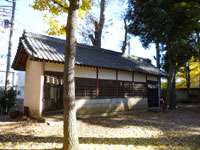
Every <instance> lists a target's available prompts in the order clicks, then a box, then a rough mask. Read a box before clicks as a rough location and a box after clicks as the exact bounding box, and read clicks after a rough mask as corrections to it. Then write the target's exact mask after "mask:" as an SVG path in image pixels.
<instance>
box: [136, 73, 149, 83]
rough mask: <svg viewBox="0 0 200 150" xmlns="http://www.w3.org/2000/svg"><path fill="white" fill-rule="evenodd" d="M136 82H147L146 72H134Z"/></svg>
mask: <svg viewBox="0 0 200 150" xmlns="http://www.w3.org/2000/svg"><path fill="white" fill-rule="evenodd" d="M134 81H135V82H146V74H143V73H137V72H134Z"/></svg>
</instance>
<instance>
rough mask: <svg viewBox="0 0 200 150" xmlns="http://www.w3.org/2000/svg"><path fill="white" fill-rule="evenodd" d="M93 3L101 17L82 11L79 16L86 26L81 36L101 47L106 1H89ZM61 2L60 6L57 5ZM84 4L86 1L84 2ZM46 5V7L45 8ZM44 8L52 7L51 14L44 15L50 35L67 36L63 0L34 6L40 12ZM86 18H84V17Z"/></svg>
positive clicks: (86, 4) (39, 3)
mask: <svg viewBox="0 0 200 150" xmlns="http://www.w3.org/2000/svg"><path fill="white" fill-rule="evenodd" d="M87 1H91V4H92V7H94V8H99V16H98V17H96V16H95V15H94V14H93V13H92V12H91V11H92V9H91V11H88V12H87V13H86V14H85V11H80V13H79V16H80V19H82V22H84V25H82V26H80V28H79V29H80V31H79V33H81V35H83V36H84V38H86V40H85V41H86V42H87V41H88V39H89V40H90V42H91V43H92V45H94V46H96V47H101V40H102V32H103V28H104V24H105V10H106V3H107V1H108V0H107V1H106V0H100V2H97V0H87ZM57 2H59V4H57ZM83 2H84V1H83ZM45 3H46V6H44V5H45ZM44 7H51V11H50V14H49V13H47V14H45V15H44V20H45V21H46V22H47V23H48V24H49V29H48V31H47V32H48V34H50V35H62V34H65V24H64V23H63V22H62V20H61V19H60V18H61V16H62V15H63V13H66V12H67V8H66V4H64V3H63V2H62V1H61V0H51V1H49V2H48V1H47V0H36V2H35V3H34V5H33V8H36V9H38V10H44V9H43V8H44ZM85 7H86V8H87V7H88V3H84V4H83V8H85ZM83 16H84V17H83Z"/></svg>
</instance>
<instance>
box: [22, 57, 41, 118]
mask: <svg viewBox="0 0 200 150" xmlns="http://www.w3.org/2000/svg"><path fill="white" fill-rule="evenodd" d="M43 72H44V64H43V63H42V62H38V61H31V60H28V61H27V64H26V77H25V95H24V96H25V99H24V106H27V107H29V110H30V115H31V116H34V117H40V116H41V114H42V106H43V103H42V99H43V84H44V75H43Z"/></svg>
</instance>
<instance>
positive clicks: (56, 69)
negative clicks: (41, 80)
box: [44, 63, 64, 72]
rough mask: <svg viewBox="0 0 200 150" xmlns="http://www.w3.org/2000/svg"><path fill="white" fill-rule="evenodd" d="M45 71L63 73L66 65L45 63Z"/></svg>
mask: <svg viewBox="0 0 200 150" xmlns="http://www.w3.org/2000/svg"><path fill="white" fill-rule="evenodd" d="M44 70H45V71H54V72H63V70H64V65H63V64H57V63H45V66H44Z"/></svg>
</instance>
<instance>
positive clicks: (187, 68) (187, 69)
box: [185, 62, 191, 94]
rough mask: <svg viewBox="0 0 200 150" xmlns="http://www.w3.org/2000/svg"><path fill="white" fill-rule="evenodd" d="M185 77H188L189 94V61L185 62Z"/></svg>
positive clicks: (188, 87)
mask: <svg viewBox="0 0 200 150" xmlns="http://www.w3.org/2000/svg"><path fill="white" fill-rule="evenodd" d="M185 79H186V87H187V92H188V94H189V89H190V85H191V83H190V65H189V62H186V63H185Z"/></svg>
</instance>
